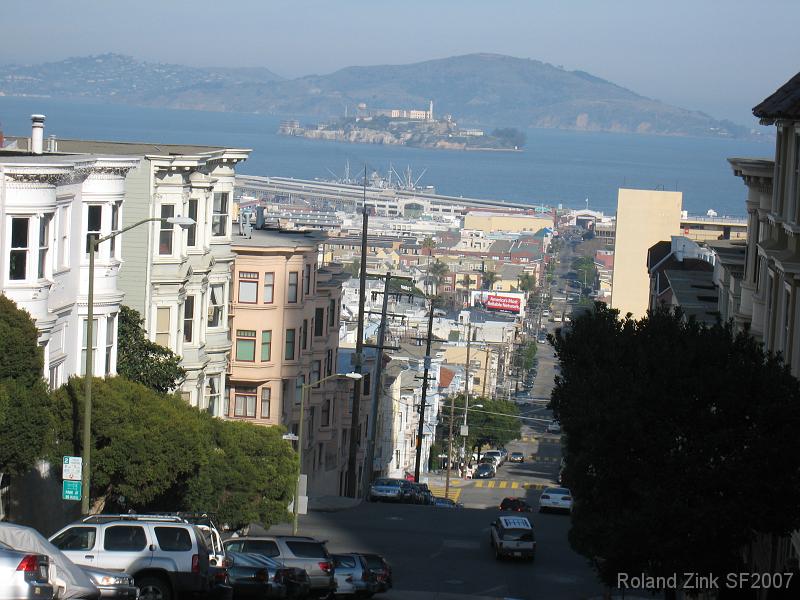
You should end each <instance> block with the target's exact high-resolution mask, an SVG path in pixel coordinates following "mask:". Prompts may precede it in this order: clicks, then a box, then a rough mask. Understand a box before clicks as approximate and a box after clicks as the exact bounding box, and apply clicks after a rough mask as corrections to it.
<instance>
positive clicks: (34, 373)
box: [0, 295, 53, 475]
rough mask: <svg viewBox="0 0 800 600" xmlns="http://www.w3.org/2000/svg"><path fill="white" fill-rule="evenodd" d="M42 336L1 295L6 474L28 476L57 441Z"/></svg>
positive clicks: (1, 469)
mask: <svg viewBox="0 0 800 600" xmlns="http://www.w3.org/2000/svg"><path fill="white" fill-rule="evenodd" d="M38 338H39V332H38V331H37V329H36V324H35V323H34V321H33V319H31V317H30V315H29V314H28V313H27V312H26V311H24V310H22V309H20V308H18V307H17V305H16V303H15V302H14V301H12V300H10V299H8V298H7V297H6V296H4V295H0V432H1V433H0V473H9V474H12V475H16V474H21V473H24V472H25V471H27V470H28V469H29V468H30V467H32V466H33V464H34V463H35V462H36V460H38V459H40V458H42V457H43V455H44V454H45V453H46V451H47V448H48V445H49V443H50V441H51V431H52V428H53V420H52V414H51V409H50V399H49V396H48V393H47V388H46V386H45V383H44V380H43V379H42V369H43V357H42V349H41V347H40V346H39V343H38Z"/></svg>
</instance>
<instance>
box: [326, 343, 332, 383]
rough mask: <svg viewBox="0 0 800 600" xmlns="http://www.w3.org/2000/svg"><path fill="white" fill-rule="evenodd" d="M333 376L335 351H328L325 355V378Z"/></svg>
mask: <svg viewBox="0 0 800 600" xmlns="http://www.w3.org/2000/svg"><path fill="white" fill-rule="evenodd" d="M332 374H333V350H328V352H327V353H326V355H325V377H330V376H331V375H332Z"/></svg>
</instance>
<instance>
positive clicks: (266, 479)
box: [186, 419, 298, 529]
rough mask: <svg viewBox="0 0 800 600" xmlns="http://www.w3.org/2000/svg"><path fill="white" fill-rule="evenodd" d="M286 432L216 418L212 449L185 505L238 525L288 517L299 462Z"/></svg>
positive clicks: (189, 487) (212, 430)
mask: <svg viewBox="0 0 800 600" xmlns="http://www.w3.org/2000/svg"><path fill="white" fill-rule="evenodd" d="M283 433H284V430H283V429H282V428H279V427H259V426H256V425H253V424H251V423H242V422H237V421H219V420H216V419H213V420H212V422H211V423H210V434H211V440H212V445H213V451H212V452H211V453H210V455H209V457H208V460H207V461H206V462H205V463H204V464H203V465H202V467H201V468H200V472H199V473H198V476H197V477H196V478H195V479H193V480H192V481H191V482H190V484H189V486H188V488H187V496H186V505H187V508H188V509H190V510H193V511H207V512H210V513H213V514H215V515H216V516H217V518H218V519H219V520H220V521H221V522H222V523H226V524H227V525H229V526H231V527H234V528H237V529H238V528H240V527H243V526H244V525H247V524H248V523H251V522H256V523H260V524H262V525H264V526H265V527H269V526H270V525H272V524H273V523H277V522H280V521H286V520H287V518H288V513H287V511H286V507H287V506H288V504H289V502H290V501H291V499H292V498H293V497H294V492H295V484H296V481H297V474H298V462H297V455H296V454H295V453H294V452H293V451H292V449H291V447H290V446H289V444H288V442H286V441H285V440H283V439H282V438H281V435H282V434H283Z"/></svg>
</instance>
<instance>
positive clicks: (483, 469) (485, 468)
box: [478, 463, 492, 471]
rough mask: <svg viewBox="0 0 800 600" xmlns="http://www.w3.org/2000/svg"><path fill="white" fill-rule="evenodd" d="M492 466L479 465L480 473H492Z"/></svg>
mask: <svg viewBox="0 0 800 600" xmlns="http://www.w3.org/2000/svg"><path fill="white" fill-rule="evenodd" d="M491 470H492V466H491V465H487V464H485V463H484V464H482V465H478V471H491Z"/></svg>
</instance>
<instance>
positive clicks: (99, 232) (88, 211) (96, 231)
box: [84, 204, 103, 256]
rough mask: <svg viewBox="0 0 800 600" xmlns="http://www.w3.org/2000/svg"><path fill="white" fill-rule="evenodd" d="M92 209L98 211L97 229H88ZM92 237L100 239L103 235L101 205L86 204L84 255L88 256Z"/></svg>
mask: <svg viewBox="0 0 800 600" xmlns="http://www.w3.org/2000/svg"><path fill="white" fill-rule="evenodd" d="M93 209H98V210H99V211H100V219H99V224H98V228H97V229H89V219H90V216H91V214H92V210H93ZM92 235H94V236H96V237H98V238H99V237H101V236H102V235H103V205H102V204H88V205H87V206H86V248H85V250H84V254H85V255H86V256H89V240H90V239H91V236H92Z"/></svg>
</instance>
